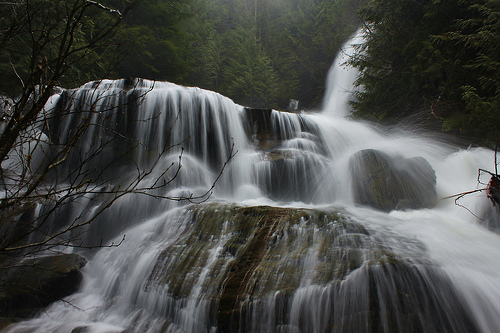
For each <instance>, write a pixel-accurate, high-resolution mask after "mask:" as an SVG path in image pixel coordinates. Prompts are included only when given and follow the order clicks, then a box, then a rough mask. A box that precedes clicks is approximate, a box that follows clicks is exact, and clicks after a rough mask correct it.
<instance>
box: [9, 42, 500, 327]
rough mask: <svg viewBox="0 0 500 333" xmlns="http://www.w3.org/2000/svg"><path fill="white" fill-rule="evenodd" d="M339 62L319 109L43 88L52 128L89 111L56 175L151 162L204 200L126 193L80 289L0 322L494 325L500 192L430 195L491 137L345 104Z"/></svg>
mask: <svg viewBox="0 0 500 333" xmlns="http://www.w3.org/2000/svg"><path fill="white" fill-rule="evenodd" d="M359 38H360V37H356V38H355V39H354V43H357V42H359ZM350 43H351V44H352V43H353V42H350ZM349 45H350V44H347V45H346V47H344V48H343V49H344V50H345V53H347V54H348V53H350V51H349V48H350V46H349ZM344 62H345V60H344V59H340V60H339V59H338V60H336V63H335V64H334V65H333V67H332V69H331V71H330V74H329V82H328V84H327V87H328V91H327V93H326V96H325V103H324V107H323V109H322V110H319V112H314V113H302V114H296V113H287V112H279V111H277V110H266V109H263V110H255V109H246V108H244V107H242V106H240V105H237V104H235V103H233V102H232V101H231V100H230V99H228V98H226V97H224V96H221V95H219V94H217V93H214V92H211V91H206V90H202V89H199V88H191V87H183V86H178V85H175V84H172V83H166V82H152V81H148V80H117V81H111V80H105V81H99V82H91V83H88V84H86V85H84V86H82V87H80V88H78V89H74V90H65V91H63V92H62V93H60V94H57V95H54V96H53V97H52V99H51V101H50V102H49V104H48V105H47V112H48V114H53V115H58V116H57V117H52V120H51V121H50V122H47V123H46V124H44V126H42V127H41V128H40V129H39V130H40V131H41V132H43V133H44V135H46V136H47V138H48V139H47V140H50V141H51V142H53V143H59V144H60V143H64V142H66V141H67V140H68V137H69V136H71V131H72V129H73V128H75V127H77V126H78V124H79V122H81V121H84V120H85V121H89V124H91V126H90V127H89V130H88V131H87V132H85V135H84V137H83V138H82V140H80V141H81V142H80V143H79V146H78V147H76V148H77V149H74V151H73V152H72V156H71V159H70V160H71V161H72V163H66V164H64V165H62V166H61V169H60V171H59V175H64V176H63V178H64V179H70V178H71V177H77V176H75V173H74V172H73V171H72V167H73V166H74V164H75V163H77V164H78V163H79V162H81V161H84V160H85V161H87V163H88V164H86V167H87V168H88V171H85V172H84V173H83V174H85V175H89V174H94V173H96V174H97V175H98V176H99V177H101V178H102V179H103V181H104V184H106V185H107V186H111V187H112V186H118V185H120V184H123V183H126V182H127V180H129V179H134V177H137V175H138V173H139V174H140V171H141V170H150V173H149V174H148V175H147V177H144V178H143V179H141V186H142V187H144V188H148V187H155V184H157V183H158V178H160V179H161V182H163V181H165V183H166V184H168V186H160V187H158V188H155V189H154V191H153V193H152V194H155V195H160V196H162V197H172V198H175V197H179V196H184V197H189V196H191V195H194V196H198V195H201V199H202V200H200V201H202V202H200V203H195V204H191V203H190V202H186V201H180V202H177V201H172V200H167V199H163V200H162V199H158V198H155V197H151V196H148V195H141V194H131V195H128V196H124V197H122V198H120V199H119V200H118V201H116V202H115V203H114V204H113V206H111V208H109V209H108V210H107V211H106V212H105V213H104V214H102V215H100V216H99V218H98V219H97V220H96V221H94V222H93V224H92V228H89V230H88V231H87V232H86V236H85V237H86V242H87V243H88V244H89V245H91V244H93V242H97V243H98V241H100V240H102V239H104V240H107V241H108V240H109V241H115V242H116V243H118V242H119V241H120V239H121V238H122V236H123V234H126V235H127V238H126V240H125V242H123V243H122V244H121V245H120V246H119V247H117V248H100V249H95V250H92V251H87V252H83V254H84V255H85V256H87V258H88V260H89V261H88V264H87V266H86V267H85V268H83V273H84V280H83V284H82V286H81V287H80V289H79V291H78V292H76V293H75V294H73V295H71V296H69V297H67V298H66V299H65V302H62V301H61V302H55V303H53V304H52V305H51V306H50V307H49V308H47V309H46V310H45V311H44V312H43V313H41V314H40V315H39V316H37V317H36V318H33V319H29V320H25V321H22V322H20V323H17V324H15V325H11V326H9V327H7V328H6V329H4V331H5V332H12V333H14V332H61V333H62V332H74V333H77V332H89V333H90V332H96V333H97V332H109V333H111V332H141V333H142V332H151V333H153V332H410V331H411V332H495V331H496V330H497V329H498V327H500V315H499V314H500V301H499V300H500V273H499V268H500V257H499V256H498V250H499V244H500V235H499V234H498V232H497V229H498V227H499V223H500V221H499V218H498V215H499V211H498V208H495V207H493V206H492V205H491V203H490V202H489V201H488V199H487V198H486V195H485V193H482V192H478V193H474V194H471V195H467V196H464V197H463V198H462V199H461V201H460V204H461V205H462V206H464V207H466V208H467V209H464V208H462V207H459V206H458V205H455V203H454V201H453V199H442V198H444V197H446V196H449V195H452V194H456V193H461V192H465V191H470V190H473V189H475V188H477V186H478V184H477V173H478V169H480V168H481V169H487V170H488V169H491V168H492V167H493V163H494V162H493V160H494V153H493V151H491V150H488V149H484V148H469V149H460V148H457V147H455V146H453V145H450V144H446V143H444V142H441V141H437V140H434V139H432V138H431V137H426V136H423V135H417V134H415V133H406V132H404V131H397V132H396V131H394V130H388V129H384V128H379V127H377V126H374V125H371V124H367V123H362V122H355V121H352V120H348V119H346V118H345V115H346V114H347V113H348V105H347V101H348V99H349V94H347V93H346V92H345V91H346V90H350V89H351V88H352V83H353V80H354V79H355V75H356V74H355V71H349V73H348V74H346V73H344V72H343V69H342V66H343V63H344ZM351 74H352V75H351ZM82 112H84V114H85V115H86V116H84V117H83V116H82ZM85 112H87V113H85ZM110 129H111V131H110ZM96 152H98V153H99V154H98V156H99V158H90V157H91V156H94V155H95V153H96ZM181 153H182V158H181V159H180V160H179V156H180V155H181ZM233 155H234V156H233ZM226 162H228V163H227V164H225V163H226ZM179 164H180V165H182V167H181V168H180V169H178V166H179ZM172 165H174V167H171V166H172ZM103 166H104V167H103ZM169 168H172V169H171V170H170V169H169ZM96 170H97V171H96ZM166 170H169V172H165V171H166ZM177 170H179V173H178V174H177ZM373 170H375V171H373ZM381 170H382V171H381ZM221 171H222V173H220V172H221ZM372 172H373V173H372ZM380 172H384V173H383V174H382V177H381V178H377V177H380V176H379V175H380V174H381V173H380ZM219 174H220V177H219V178H218V176H219ZM366 175H373V176H372V177H365V176H366ZM389 180H390V181H389ZM214 182H216V184H215V187H214V188H213V189H212V184H213V183H214ZM377 182H378V183H377ZM371 185H374V186H372V187H370V186H371ZM381 188H382V189H383V191H380V189H381ZM377 189H378V192H377ZM207 192H208V193H211V195H210V196H205V195H204V194H205V193H207ZM150 194H151V193H150ZM374 198H375V199H374ZM93 204H94V205H96V203H93ZM77 206H78V207H80V206H81V205H77ZM78 207H73V206H72V207H71V210H72V211H71V214H72V215H71V214H69V213H68V214H67V215H65V216H66V217H68V216H70V217H71V216H79V214H81V212H79V211H77V210H78V209H81V208H78ZM87 209H88V208H87ZM471 212H472V213H474V215H473V214H471ZM478 217H481V219H479V218H478ZM66 251H75V252H78V250H77V249H73V250H72V249H67V250H66Z"/></svg>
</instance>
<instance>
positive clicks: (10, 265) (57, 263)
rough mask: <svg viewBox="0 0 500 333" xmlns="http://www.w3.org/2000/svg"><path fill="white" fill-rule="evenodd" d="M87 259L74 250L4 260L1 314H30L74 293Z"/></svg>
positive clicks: (0, 280) (0, 279) (0, 283)
mask: <svg viewBox="0 0 500 333" xmlns="http://www.w3.org/2000/svg"><path fill="white" fill-rule="evenodd" d="M86 263H87V261H86V259H85V258H83V257H81V256H79V255H76V254H61V255H54V256H47V257H39V258H29V259H24V258H23V259H18V260H13V259H9V260H3V262H2V264H1V267H0V316H2V317H9V318H13V317H14V318H16V317H17V318H23V317H29V316H31V315H33V314H34V313H36V312H38V311H39V310H41V309H43V308H44V307H46V306H47V305H49V304H50V303H52V302H55V301H57V300H60V299H62V298H63V297H65V296H68V295H70V294H72V293H74V292H75V291H76V290H77V289H78V287H79V286H80V283H81V281H82V278H83V276H82V273H81V271H80V269H81V268H82V267H83V266H85V264H86Z"/></svg>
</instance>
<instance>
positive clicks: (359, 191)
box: [349, 149, 437, 211]
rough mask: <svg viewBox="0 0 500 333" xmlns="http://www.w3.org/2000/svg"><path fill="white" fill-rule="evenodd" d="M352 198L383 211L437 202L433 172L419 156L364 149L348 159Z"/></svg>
mask: <svg viewBox="0 0 500 333" xmlns="http://www.w3.org/2000/svg"><path fill="white" fill-rule="evenodd" d="M349 167H350V170H351V175H352V186H353V192H354V200H355V202H356V203H357V204H360V205H364V206H370V207H373V208H376V209H379V210H382V211H391V210H402V209H421V208H430V207H432V206H434V205H435V204H436V201H437V194H436V174H435V171H434V169H433V168H432V166H431V165H430V164H429V162H427V160H426V159H424V158H422V157H413V158H408V159H405V158H403V157H400V156H397V157H391V156H389V155H388V154H385V153H383V152H380V151H378V150H373V149H367V150H362V151H359V152H358V153H356V154H354V155H353V156H352V157H351V159H350V160H349Z"/></svg>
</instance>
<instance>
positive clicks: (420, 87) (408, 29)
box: [351, 0, 500, 142]
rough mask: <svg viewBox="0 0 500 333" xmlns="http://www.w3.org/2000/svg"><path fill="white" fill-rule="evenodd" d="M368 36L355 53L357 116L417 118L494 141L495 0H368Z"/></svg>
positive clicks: (498, 23)
mask: <svg viewBox="0 0 500 333" xmlns="http://www.w3.org/2000/svg"><path fill="white" fill-rule="evenodd" d="M360 15H361V18H362V20H363V22H364V24H365V32H366V36H367V42H366V44H364V45H363V46H361V47H360V49H359V51H360V52H359V54H358V56H357V57H356V58H354V59H352V61H351V62H352V64H354V65H355V66H356V67H358V68H359V69H360V70H361V72H362V74H361V77H360V79H359V81H358V83H359V84H360V85H362V86H363V87H364V90H363V91H362V92H361V93H359V94H358V95H357V98H356V100H355V101H354V103H353V106H354V108H355V114H356V115H357V116H360V117H369V118H371V119H375V120H378V121H388V120H391V121H394V120H401V119H403V118H405V117H412V118H413V119H414V118H415V116H417V117H418V118H419V119H420V120H426V119H429V120H437V121H438V122H439V123H440V124H441V127H442V129H443V130H445V131H454V132H457V133H461V134H463V135H466V136H469V137H471V138H474V139H478V140H482V139H489V140H491V141H492V142H495V140H496V138H497V137H498V136H499V135H500V109H499V105H500V104H499V102H500V100H499V96H500V74H499V73H500V68H499V47H500V30H499V29H500V2H499V1H498V0H479V1H470V0H419V1H414V0H372V1H369V3H368V4H367V5H366V6H364V7H363V8H362V10H361V11H360Z"/></svg>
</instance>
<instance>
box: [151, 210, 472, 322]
mask: <svg viewBox="0 0 500 333" xmlns="http://www.w3.org/2000/svg"><path fill="white" fill-rule="evenodd" d="M189 210H190V214H191V217H190V219H189V220H190V221H191V222H190V225H189V228H188V229H186V230H184V231H183V234H182V235H181V237H179V238H178V239H176V241H175V242H173V243H171V244H169V245H168V248H165V249H164V251H163V252H162V254H161V256H160V257H159V259H158V261H157V263H156V266H155V268H154V271H153V274H152V275H151V276H150V278H149V281H148V283H147V288H148V289H149V288H151V289H153V290H155V289H158V290H161V291H162V301H164V300H165V299H167V298H168V299H169V301H168V303H167V304H165V303H161V306H162V307H163V308H165V309H175V308H178V307H182V308H184V307H188V305H186V304H187V303H189V304H193V305H192V306H200V307H202V306H205V308H204V309H206V310H200V312H199V313H203V314H204V316H205V315H206V316H207V317H206V318H205V317H203V318H204V320H206V322H205V323H204V324H205V325H207V326H205V327H217V331H220V332H239V331H246V332H263V331H269V330H270V328H273V329H274V330H275V331H276V332H282V331H286V332H316V331H317V332H329V331H336V332H381V331H387V332H422V331H442V332H458V331H461V330H463V331H467V332H477V327H475V325H474V323H473V321H472V320H471V319H470V316H469V315H468V312H467V309H466V308H465V307H464V306H463V302H462V301H461V299H460V296H458V295H457V292H456V290H455V289H454V287H453V285H452V284H451V283H450V281H449V280H448V278H447V276H446V274H442V273H441V272H440V271H439V269H437V268H436V267H433V266H432V265H429V266H418V265H415V264H414V263H413V262H411V260H409V259H408V258H404V257H401V256H399V255H398V254H397V252H396V251H393V249H392V248H391V246H390V245H389V243H390V242H388V241H385V239H386V238H387V239H390V238H391V237H385V236H384V235H380V234H378V232H373V231H371V230H369V229H368V228H367V227H365V226H364V225H363V224H361V223H359V222H356V221H354V220H353V219H352V218H350V217H349V216H347V215H346V214H344V213H342V212H338V211H334V210H315V209H300V208H283V207H268V206H257V207H240V206H234V205H222V204H208V205H197V206H193V207H191V208H190V209H189ZM392 237H393V236H392ZM401 241H402V242H403V243H405V246H410V247H411V246H412V243H411V242H407V241H405V240H401ZM415 247H416V251H422V252H425V250H422V249H420V250H418V249H419V248H420V247H419V246H418V245H415ZM422 255H423V256H425V253H422ZM194 304H196V305H194ZM449 305H452V307H453V309H451V310H450V309H448V306H449ZM447 311H452V312H453V313H456V314H458V315H457V317H454V318H458V319H457V320H456V321H455V320H450V317H449V316H447V315H446V312H447ZM311 318H320V319H321V320H318V321H314V320H312V319H311Z"/></svg>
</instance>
